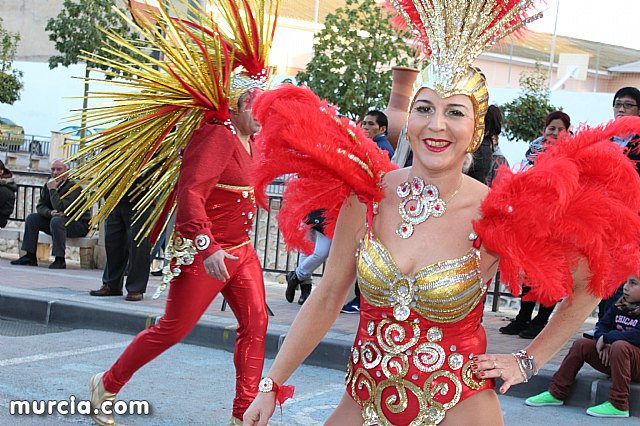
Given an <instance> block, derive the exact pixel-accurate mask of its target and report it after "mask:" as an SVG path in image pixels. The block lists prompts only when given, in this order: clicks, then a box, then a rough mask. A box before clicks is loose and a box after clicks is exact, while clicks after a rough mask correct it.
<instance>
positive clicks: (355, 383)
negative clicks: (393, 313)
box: [346, 319, 484, 426]
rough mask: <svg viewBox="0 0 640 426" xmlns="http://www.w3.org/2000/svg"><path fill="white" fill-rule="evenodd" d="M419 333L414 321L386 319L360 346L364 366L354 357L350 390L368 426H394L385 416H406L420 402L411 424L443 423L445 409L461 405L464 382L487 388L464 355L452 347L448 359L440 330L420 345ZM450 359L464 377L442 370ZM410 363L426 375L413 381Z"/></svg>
mask: <svg viewBox="0 0 640 426" xmlns="http://www.w3.org/2000/svg"><path fill="white" fill-rule="evenodd" d="M411 333H413V335H411ZM420 333H421V330H420V328H419V327H418V326H417V323H415V322H400V323H398V322H395V321H394V320H392V319H384V320H382V321H381V322H380V323H379V324H378V327H377V330H376V337H377V339H376V340H375V341H365V342H364V343H362V344H361V345H360V346H359V349H360V357H359V359H360V360H361V363H362V365H363V366H364V368H362V367H361V368H358V365H357V364H358V362H357V361H355V359H354V357H353V356H351V357H350V358H349V365H348V368H347V374H346V376H347V387H348V389H349V390H350V391H351V395H352V397H353V399H354V400H355V401H356V402H357V403H358V404H359V405H360V406H361V407H362V416H363V418H364V425H365V426H374V425H375V426H393V425H394V419H393V418H391V419H389V418H387V416H386V415H385V413H388V414H389V415H391V414H394V415H395V414H402V413H403V412H405V411H406V410H407V408H408V404H409V402H410V401H411V402H412V403H413V402H414V401H415V400H417V404H419V410H418V413H417V415H416V418H415V419H413V421H411V423H410V425H412V426H425V425H438V424H439V423H441V422H442V421H443V419H444V418H445V414H446V411H447V410H449V409H451V408H452V407H454V406H455V405H456V404H457V403H458V402H460V398H461V396H462V389H463V386H464V385H465V384H466V385H467V386H468V387H469V388H470V389H473V390H479V389H480V388H481V386H482V385H483V384H484V381H480V382H476V381H475V380H474V378H473V375H472V374H471V370H470V367H471V361H469V362H468V363H467V364H465V365H464V366H463V365H462V364H463V362H464V356H463V355H462V354H460V353H457V352H453V351H454V350H455V348H454V347H453V346H452V348H451V351H452V353H451V354H450V355H449V357H447V350H446V349H445V348H444V347H443V346H441V345H440V344H439V343H437V342H438V341H440V340H441V339H443V338H444V336H443V334H444V333H443V331H442V329H441V328H440V327H436V326H433V327H431V328H429V330H428V331H427V332H426V333H425V336H424V338H426V339H428V340H429V341H427V342H424V340H423V342H424V343H420V344H418V342H419V339H418V337H419V336H420ZM424 338H423V339H424ZM446 361H449V363H450V364H453V365H451V368H453V369H460V368H461V367H462V370H461V371H460V373H457V372H456V373H454V372H452V371H449V370H442V368H443V366H444V364H445V362H446ZM411 363H413V364H414V365H415V366H416V368H418V370H419V371H421V372H422V373H418V374H414V375H413V376H412V377H409V374H410V373H409V370H410V366H411ZM354 371H355V373H354ZM425 373H426V374H425ZM458 374H460V375H461V377H462V380H461V378H460V376H458ZM422 380H424V382H422ZM463 383H464V384H463ZM420 384H421V385H420ZM410 394H411V395H410ZM414 395H415V396H414ZM442 401H446V402H442Z"/></svg>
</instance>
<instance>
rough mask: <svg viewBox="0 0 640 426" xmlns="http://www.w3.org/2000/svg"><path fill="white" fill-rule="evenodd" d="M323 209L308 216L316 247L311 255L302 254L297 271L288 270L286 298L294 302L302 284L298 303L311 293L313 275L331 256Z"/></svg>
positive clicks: (301, 302)
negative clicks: (297, 290) (325, 231)
mask: <svg viewBox="0 0 640 426" xmlns="http://www.w3.org/2000/svg"><path fill="white" fill-rule="evenodd" d="M322 212H323V210H314V211H312V212H311V213H309V216H307V224H308V225H311V230H310V232H311V233H312V234H313V237H314V239H315V247H314V249H313V253H312V254H311V255H310V256H306V255H304V254H300V259H298V267H297V268H296V270H295V271H291V272H287V290H286V291H285V298H286V299H287V302H289V303H292V302H293V299H294V297H295V294H296V289H297V288H298V286H300V298H299V299H298V304H299V305H302V304H304V302H305V301H306V300H307V298H308V297H309V295H310V294H311V284H312V281H311V275H312V274H313V271H315V270H316V269H317V268H318V267H320V265H322V264H323V263H324V262H325V260H327V257H328V256H329V250H330V249H331V240H330V239H329V238H328V237H327V236H326V235H325V233H324V216H322Z"/></svg>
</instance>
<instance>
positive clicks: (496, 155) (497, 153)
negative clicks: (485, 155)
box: [487, 136, 510, 186]
mask: <svg viewBox="0 0 640 426" xmlns="http://www.w3.org/2000/svg"><path fill="white" fill-rule="evenodd" d="M492 143H493V154H492V156H491V168H490V169H489V174H488V175H487V185H488V186H491V185H492V184H493V180H494V179H495V178H496V175H497V174H498V169H499V168H500V166H502V165H504V166H507V167H510V166H509V162H508V161H507V159H506V157H505V156H504V154H502V151H501V150H500V147H499V146H498V137H497V136H496V137H495V138H494V139H493V140H492Z"/></svg>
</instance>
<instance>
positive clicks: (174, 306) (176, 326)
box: [103, 124, 268, 419]
mask: <svg viewBox="0 0 640 426" xmlns="http://www.w3.org/2000/svg"><path fill="white" fill-rule="evenodd" d="M252 165H253V158H252V157H251V155H250V154H249V153H248V152H247V150H246V149H245V148H244V146H243V145H242V143H241V142H240V140H239V139H238V138H237V137H236V136H235V135H233V134H232V133H231V132H230V131H229V130H228V129H227V128H226V127H224V126H222V125H218V124H206V125H204V126H203V127H202V128H200V129H199V130H198V131H196V132H195V133H194V135H193V137H192V139H191V140H190V141H189V144H188V145H187V148H186V149H185V153H184V157H183V160H182V165H181V169H180V178H179V180H178V188H177V191H178V210H177V216H176V231H177V232H179V233H180V235H181V236H182V237H183V238H187V239H190V240H192V241H195V243H196V244H195V246H196V248H197V249H198V253H199V255H196V256H195V260H194V261H193V264H191V265H186V266H182V267H181V269H182V272H181V273H180V275H178V276H177V277H175V278H174V279H173V280H172V281H171V285H170V288H169V295H168V297H167V305H166V308H165V313H164V315H163V317H162V318H161V320H160V322H158V324H156V325H153V326H151V327H150V328H148V329H146V330H144V331H142V332H141V333H140V334H138V335H137V336H136V337H135V338H134V340H133V342H131V344H130V345H129V346H128V347H127V348H126V349H125V351H124V352H123V353H122V355H121V356H120V358H118V360H117V361H116V363H115V364H114V365H113V366H112V367H111V368H110V369H109V371H107V372H106V373H105V374H104V378H103V380H104V386H105V388H106V389H107V390H108V391H109V392H113V393H117V392H118V391H119V390H120V388H122V386H124V385H125V384H126V383H127V381H128V380H129V379H130V378H131V376H133V374H134V373H135V372H136V371H137V370H138V369H139V368H141V367H142V366H144V365H145V364H146V363H148V362H149V361H151V360H152V359H154V358H155V357H157V356H158V355H160V354H161V353H162V352H164V351H165V350H166V349H168V348H170V347H171V346H173V345H175V344H176V343H178V342H180V341H181V340H182V339H183V338H184V337H185V336H186V335H187V334H188V333H189V332H190V331H191V330H192V329H193V327H194V326H195V325H196V323H197V322H198V320H199V319H200V317H201V316H202V314H203V313H204V312H205V310H206V309H207V307H208V306H209V305H210V304H211V302H212V301H213V299H214V298H215V297H216V296H217V295H218V293H220V292H222V294H223V295H224V297H225V299H226V300H227V302H228V304H229V306H230V307H231V309H232V310H233V313H234V314H235V316H236V318H237V320H238V328H237V337H236V345H235V353H234V364H235V367H236V396H235V399H234V401H233V416H234V417H237V418H239V419H242V416H243V414H244V412H245V411H246V409H247V408H248V407H249V405H250V404H251V402H252V401H253V399H254V398H255V396H256V394H257V390H258V382H259V381H260V377H261V375H262V367H263V363H264V340H265V335H266V332H267V322H268V320H267V309H266V301H265V290H264V282H263V277H262V268H261V266H260V262H259V261H258V257H257V256H256V252H255V250H254V248H253V246H252V245H251V244H250V243H249V231H250V230H251V225H252V219H253V216H254V215H255V213H256V206H255V202H254V197H253V189H252V187H251V182H250V180H249V179H250V178H249V176H250V171H251V169H252ZM207 243H208V244H207ZM220 249H225V250H226V251H227V252H228V253H230V254H232V255H234V256H236V257H238V260H228V259H227V260H225V264H226V266H227V270H228V271H229V275H230V277H231V278H230V279H229V280H228V281H226V282H221V281H218V280H216V279H214V278H212V277H210V276H209V275H207V274H206V272H205V271H204V267H203V260H204V259H206V258H207V257H208V256H210V255H211V254H213V253H214V252H216V251H217V250H220Z"/></svg>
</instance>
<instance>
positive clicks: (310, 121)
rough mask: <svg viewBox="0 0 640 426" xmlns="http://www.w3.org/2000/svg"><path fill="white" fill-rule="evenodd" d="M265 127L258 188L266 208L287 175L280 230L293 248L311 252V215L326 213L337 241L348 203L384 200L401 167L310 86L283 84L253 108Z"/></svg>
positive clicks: (261, 135) (327, 227)
mask: <svg viewBox="0 0 640 426" xmlns="http://www.w3.org/2000/svg"><path fill="white" fill-rule="evenodd" d="M253 115H254V116H255V118H256V119H257V120H258V121H259V122H260V123H262V129H261V130H260V133H259V134H258V135H257V137H256V142H257V144H256V148H257V149H256V152H257V154H258V158H259V161H260V164H259V166H258V167H257V168H256V172H255V173H256V175H255V189H256V197H257V200H258V203H260V204H261V205H262V206H266V204H267V203H266V199H265V192H264V191H265V188H266V186H267V185H269V184H270V183H271V182H272V181H273V179H275V178H277V177H280V176H282V175H285V174H295V175H296V176H297V177H296V178H292V179H289V180H288V181H287V185H286V189H285V192H284V194H283V198H284V204H283V206H282V208H281V209H280V213H279V214H278V227H279V228H280V230H281V231H282V235H283V236H284V241H285V243H286V244H287V247H288V248H289V249H290V250H302V251H304V252H310V251H312V250H313V243H312V242H311V240H309V238H308V229H309V226H307V225H305V223H304V219H305V217H306V216H307V215H308V214H309V213H310V212H311V211H313V210H318V209H325V212H324V217H325V232H326V234H327V236H328V237H329V238H331V237H333V232H334V230H335V221H336V219H337V217H338V213H339V211H340V208H341V206H342V203H343V202H344V201H345V200H346V199H347V198H348V197H349V195H350V194H351V193H352V192H355V193H356V194H357V195H358V197H359V198H360V200H362V201H363V202H365V203H367V204H369V205H371V203H372V202H373V201H379V200H380V199H381V198H382V195H383V190H382V188H381V187H380V182H381V180H382V175H383V174H384V173H386V172H387V171H390V170H393V169H394V168H396V166H395V165H393V164H392V163H391V162H390V161H389V157H388V155H387V153H386V152H384V151H382V150H381V149H380V148H378V147H377V145H376V144H375V143H374V142H373V141H372V140H371V139H369V138H367V137H366V136H365V134H364V132H363V131H362V130H361V129H360V128H359V127H356V126H355V125H354V124H353V123H352V122H350V121H349V120H348V119H346V118H339V117H338V116H337V114H336V111H335V108H334V107H332V106H331V105H329V104H328V103H327V102H326V101H323V100H320V98H318V97H317V96H316V95H315V94H314V93H313V92H312V91H311V90H310V89H309V88H307V87H296V86H294V85H291V84H287V85H283V86H281V87H279V88H277V89H275V90H270V91H268V92H265V93H263V94H262V95H260V96H259V97H258V99H256V101H255V104H254V105H253Z"/></svg>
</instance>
